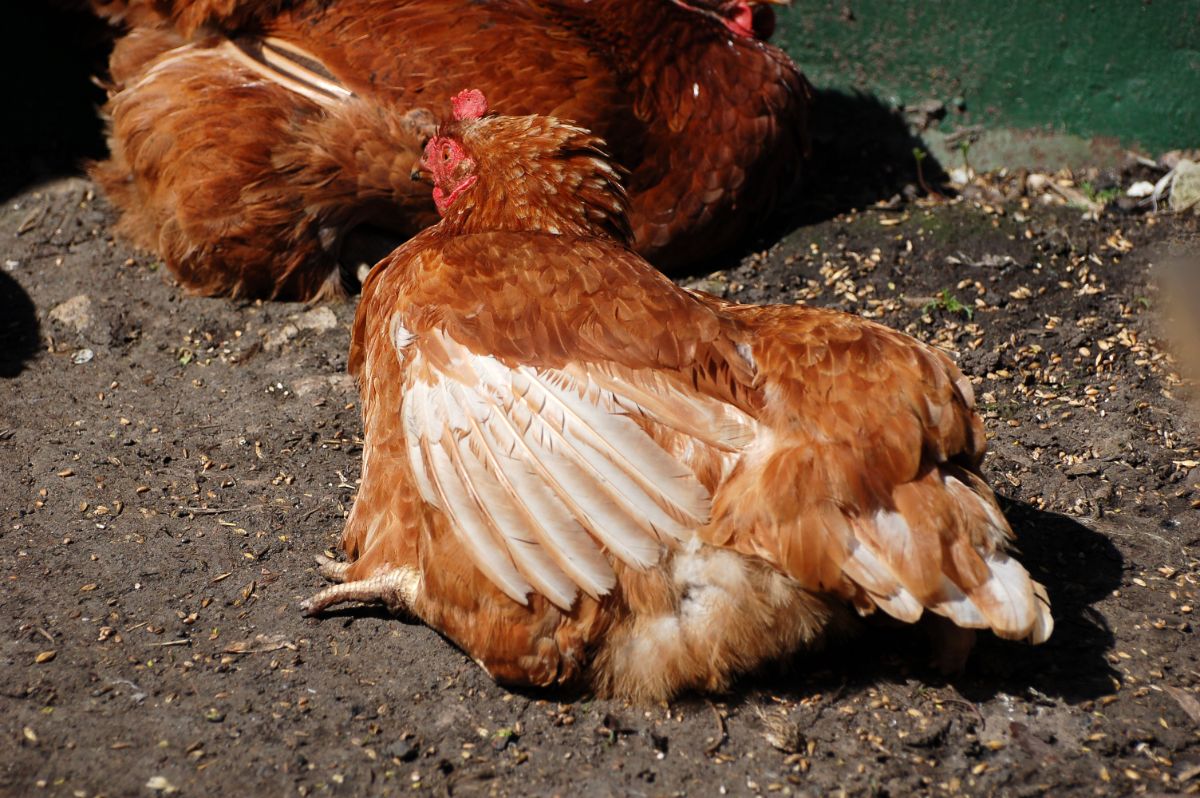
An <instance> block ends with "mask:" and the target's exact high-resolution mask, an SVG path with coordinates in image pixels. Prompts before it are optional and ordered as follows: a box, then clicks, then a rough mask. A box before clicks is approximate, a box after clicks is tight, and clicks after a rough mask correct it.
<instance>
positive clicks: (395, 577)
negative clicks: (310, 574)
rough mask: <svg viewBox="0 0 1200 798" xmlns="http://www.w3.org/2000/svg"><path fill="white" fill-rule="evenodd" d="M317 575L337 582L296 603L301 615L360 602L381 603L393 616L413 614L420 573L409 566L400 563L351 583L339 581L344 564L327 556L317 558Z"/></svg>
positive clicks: (414, 613)
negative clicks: (399, 565) (301, 610)
mask: <svg viewBox="0 0 1200 798" xmlns="http://www.w3.org/2000/svg"><path fill="white" fill-rule="evenodd" d="M317 565H318V570H319V571H320V573H321V576H324V577H325V578H326V579H329V580H330V581H334V582H340V583H341V584H336V585H333V586H331V587H327V588H325V589H324V590H322V591H320V592H319V593H317V594H316V595H315V596H313V597H312V598H310V599H308V600H307V601H304V602H302V603H301V604H300V607H301V609H303V610H304V614H305V615H316V614H318V613H320V612H321V611H323V610H325V609H327V608H329V607H332V606H333V605H335V604H343V603H345V602H347V601H361V602H363V603H364V604H373V603H377V602H378V603H382V604H383V605H384V606H386V607H387V608H388V610H389V611H391V612H393V613H395V614H397V615H402V614H403V615H413V616H415V615H416V614H417V613H416V610H415V604H416V601H417V593H418V592H419V591H420V589H421V575H420V574H419V573H417V571H416V570H415V569H413V568H409V567H406V566H401V567H398V568H393V569H392V570H390V571H387V572H385V573H382V574H376V575H375V576H372V577H370V578H368V579H359V580H357V581H354V582H345V581H343V580H344V579H345V578H346V571H347V570H349V568H350V565H349V564H348V563H339V562H334V561H333V560H331V559H329V558H328V557H317Z"/></svg>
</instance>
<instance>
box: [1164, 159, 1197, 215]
mask: <svg viewBox="0 0 1200 798" xmlns="http://www.w3.org/2000/svg"><path fill="white" fill-rule="evenodd" d="M1170 204H1171V210H1173V211H1175V212H1177V213H1179V212H1182V211H1186V210H1187V209H1188V208H1194V209H1196V212H1197V213H1200V163H1196V162H1195V161H1189V160H1187V159H1186V158H1185V159H1183V160H1182V161H1180V162H1179V163H1178V164H1177V165H1176V166H1175V169H1174V174H1173V175H1172V177H1171V196H1170Z"/></svg>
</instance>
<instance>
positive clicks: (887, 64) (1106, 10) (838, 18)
mask: <svg viewBox="0 0 1200 798" xmlns="http://www.w3.org/2000/svg"><path fill="white" fill-rule="evenodd" d="M775 41H776V42H777V43H778V44H780V45H781V46H783V47H785V48H786V49H787V50H788V52H789V53H790V54H791V55H792V57H793V58H794V59H795V60H796V62H797V63H798V64H799V65H800V67H801V68H802V69H803V70H804V72H805V74H807V75H808V77H809V79H810V80H811V81H812V82H813V83H814V84H815V85H816V86H817V87H818V88H820V89H842V90H851V89H855V90H863V91H867V92H870V93H873V94H875V95H877V96H878V97H879V98H880V99H881V100H883V101H884V102H887V103H889V104H892V105H901V104H906V103H918V102H921V101H923V100H928V99H936V100H941V101H943V102H945V103H946V106H947V115H946V117H945V118H944V119H943V120H942V121H941V123H940V129H941V130H942V132H950V131H952V130H954V129H955V128H957V127H962V126H966V125H973V124H984V125H986V126H988V127H989V128H1015V129H1021V130H1025V129H1038V130H1043V131H1049V132H1053V133H1067V134H1074V135H1077V136H1084V137H1089V138H1090V137H1095V136H1107V137H1115V138H1117V139H1119V140H1120V141H1121V142H1122V143H1123V144H1125V145H1129V146H1133V145H1140V146H1141V147H1142V148H1143V149H1144V150H1146V151H1148V152H1151V153H1157V152H1160V151H1163V150H1167V149H1173V148H1181V147H1200V0H1108V1H1107V2H1084V1H1083V0H1062V2H1047V1H1045V0H1013V2H1001V1H1000V0H923V1H919V0H908V1H906V2H902V1H901V0H843V1H842V2H837V0H834V1H833V2H825V1H818V0H793V5H792V7H791V8H790V9H788V10H785V11H783V12H782V13H781V14H780V16H779V26H778V30H777V33H776V37H775ZM960 109H961V110H960Z"/></svg>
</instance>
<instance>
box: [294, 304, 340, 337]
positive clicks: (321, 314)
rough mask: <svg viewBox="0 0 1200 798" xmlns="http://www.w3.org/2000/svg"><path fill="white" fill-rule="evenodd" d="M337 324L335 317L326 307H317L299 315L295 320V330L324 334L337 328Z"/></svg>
mask: <svg viewBox="0 0 1200 798" xmlns="http://www.w3.org/2000/svg"><path fill="white" fill-rule="evenodd" d="M337 323H338V320H337V316H335V315H334V314H333V311H332V310H330V309H329V308H327V307H319V308H313V309H312V310H310V311H307V312H306V313H302V314H300V317H299V318H298V319H296V328H297V329H300V330H315V331H317V332H326V331H327V330H332V329H333V328H335V327H337Z"/></svg>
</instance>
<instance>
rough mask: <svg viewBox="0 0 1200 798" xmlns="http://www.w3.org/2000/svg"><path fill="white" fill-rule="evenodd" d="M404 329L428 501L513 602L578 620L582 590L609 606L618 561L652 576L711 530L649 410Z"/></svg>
mask: <svg viewBox="0 0 1200 798" xmlns="http://www.w3.org/2000/svg"><path fill="white" fill-rule="evenodd" d="M395 319H396V320H395V321H394V322H393V334H392V337H393V342H394V344H395V346H396V350H397V352H398V353H400V355H401V356H402V357H405V358H406V359H408V358H411V362H410V365H409V371H408V373H409V375H410V379H409V380H408V385H407V389H406V391H405V394H404V399H403V405H402V408H401V411H400V412H401V414H402V417H403V429H404V436H405V442H406V444H407V447H408V457H409V464H410V466H411V468H412V472H413V474H414V475H415V478H416V482H417V485H418V487H419V489H420V492H421V496H422V497H423V498H424V499H425V501H427V502H429V503H430V504H432V505H434V506H435V507H437V508H439V509H440V510H442V511H443V512H444V513H446V515H447V516H449V518H450V520H451V522H452V524H451V525H452V528H453V529H454V531H455V533H456V534H457V535H458V536H459V537H460V539H461V542H462V544H463V546H464V548H465V550H466V551H467V552H469V553H470V555H471V557H472V558H473V559H474V561H475V563H476V565H478V567H479V569H480V570H481V571H482V572H483V573H484V574H486V575H487V577H488V578H489V579H491V580H492V581H493V582H494V583H495V584H496V585H497V586H498V587H500V588H501V589H502V590H503V591H504V592H505V593H507V594H508V595H509V596H510V597H512V598H513V599H514V600H516V601H519V602H521V603H525V602H526V597H527V595H528V594H529V593H530V592H531V591H537V592H538V593H541V594H543V595H544V596H546V597H547V598H548V599H550V600H551V601H552V602H553V603H554V604H556V605H557V606H559V607H562V608H563V609H569V608H570V607H571V605H572V604H573V603H574V599H575V596H576V592H577V588H578V589H582V590H583V591H584V592H585V593H587V594H588V595H590V596H593V597H596V596H601V595H604V594H605V593H608V592H609V591H610V590H611V589H612V588H613V586H614V585H615V583H616V577H615V574H614V572H613V569H612V566H611V564H610V562H609V559H608V556H607V555H611V556H612V557H615V558H617V559H619V560H620V561H622V562H624V563H626V564H627V565H630V566H632V567H635V568H639V569H640V568H646V567H648V566H650V565H653V564H654V563H655V562H657V560H658V558H659V555H660V553H661V552H662V551H663V549H664V547H665V546H667V545H672V544H674V543H676V542H678V541H681V540H685V539H687V538H688V537H690V536H691V533H692V530H694V529H696V528H698V527H700V526H703V525H704V524H705V523H706V522H707V520H708V514H709V495H708V492H707V491H706V490H705V489H704V487H703V486H702V485H701V484H700V482H699V481H698V480H697V479H696V477H695V475H694V474H693V473H692V472H691V471H690V470H689V469H688V468H687V467H686V466H685V465H684V464H683V463H681V462H680V461H679V460H677V459H676V458H674V457H672V456H671V455H669V454H668V453H667V452H666V451H664V450H663V449H662V447H660V446H659V444H658V443H657V442H656V441H655V440H654V439H653V438H652V437H651V436H650V435H649V434H648V433H647V432H646V431H645V429H644V428H643V426H642V425H641V424H639V423H638V421H635V418H634V417H635V416H639V415H640V416H648V415H649V411H648V410H647V409H646V408H645V407H643V406H641V405H639V404H637V403H636V402H635V401H633V400H631V399H629V398H628V397H625V396H621V395H620V394H619V393H617V392H616V391H615V390H613V388H609V387H601V386H600V385H599V384H598V383H597V381H595V380H592V379H590V378H589V377H588V376H587V375H586V374H577V373H571V372H568V371H565V370H561V369H554V368H535V367H531V366H526V365H517V366H512V365H506V364H505V363H503V362H501V361H500V360H497V359H496V358H494V357H491V356H487V355H478V354H475V353H473V352H471V351H470V350H469V349H467V348H466V347H465V346H463V345H462V344H461V343H459V342H457V341H455V340H454V339H453V338H451V337H450V336H448V335H446V334H445V333H443V332H440V331H436V332H430V333H426V334H424V335H421V336H414V335H413V334H412V333H411V332H409V331H408V329H407V328H405V327H404V326H403V323H402V320H401V319H400V317H399V316H397V317H395ZM609 384H610V385H614V384H615V385H616V387H617V390H619V381H613V380H610V381H609Z"/></svg>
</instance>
